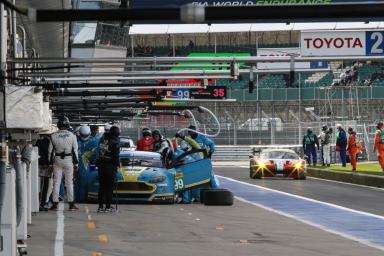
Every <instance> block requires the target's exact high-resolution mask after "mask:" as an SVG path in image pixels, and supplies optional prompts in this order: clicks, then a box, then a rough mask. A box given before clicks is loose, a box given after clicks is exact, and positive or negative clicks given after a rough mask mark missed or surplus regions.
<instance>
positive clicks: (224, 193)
mask: <svg viewBox="0 0 384 256" xmlns="http://www.w3.org/2000/svg"><path fill="white" fill-rule="evenodd" d="M203 200H204V201H203V203H204V204H205V205H233V193H232V192H231V191H229V190H227V189H217V188H216V189H206V190H205V191H204V192H203Z"/></svg>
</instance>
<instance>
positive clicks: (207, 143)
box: [176, 125, 219, 203]
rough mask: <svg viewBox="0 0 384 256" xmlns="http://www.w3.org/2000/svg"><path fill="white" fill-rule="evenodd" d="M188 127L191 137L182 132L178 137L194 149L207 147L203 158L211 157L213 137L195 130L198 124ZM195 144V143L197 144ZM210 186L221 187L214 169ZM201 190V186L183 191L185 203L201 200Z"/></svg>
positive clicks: (213, 147)
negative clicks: (182, 134) (183, 134)
mask: <svg viewBox="0 0 384 256" xmlns="http://www.w3.org/2000/svg"><path fill="white" fill-rule="evenodd" d="M188 129H190V130H189V131H188V135H189V136H190V137H189V138H188V137H184V136H181V135H180V134H176V137H178V138H181V139H183V140H185V141H187V142H188V143H190V144H191V146H192V148H193V149H205V151H204V152H203V153H204V154H203V156H202V157H201V159H203V158H211V157H212V154H213V152H215V143H214V142H213V141H212V140H211V139H209V138H208V137H207V136H205V135H202V134H199V133H197V132H194V131H196V126H193V125H191V126H189V127H188ZM193 144H195V146H194V145H193ZM195 155H196V154H195ZM196 160H199V159H196ZM209 187H210V188H218V187H219V182H218V180H217V179H216V177H215V175H214V173H213V171H211V182H210V184H209ZM200 190H201V188H195V189H191V190H188V191H185V192H184V193H183V203H190V202H192V201H194V200H196V201H200Z"/></svg>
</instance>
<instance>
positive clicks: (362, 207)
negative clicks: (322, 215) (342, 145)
mask: <svg viewBox="0 0 384 256" xmlns="http://www.w3.org/2000/svg"><path fill="white" fill-rule="evenodd" d="M214 171H215V174H218V175H221V176H225V177H229V178H232V179H235V180H239V181H243V182H247V183H251V184H255V185H259V186H262V187H266V188H270V189H275V190H279V191H283V192H286V193H290V194H294V195H299V196H304V197H308V198H311V199H315V200H319V201H323V202H327V203H332V204H336V205H340V206H343V207H347V208H351V209H354V210H359V211H364V212H368V213H373V214H377V215H381V216H384V204H383V202H384V199H383V198H384V190H383V189H376V188H368V187H361V186H355V185H351V184H344V183H336V182H330V181H325V180H319V179H311V178H308V179H307V180H287V179H279V178H269V179H261V180H257V179H250V178H249V168H248V167H234V166H232V167H225V166H221V167H215V168H214Z"/></svg>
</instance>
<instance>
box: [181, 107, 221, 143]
mask: <svg viewBox="0 0 384 256" xmlns="http://www.w3.org/2000/svg"><path fill="white" fill-rule="evenodd" d="M184 111H187V112H188V113H189V114H190V115H191V117H192V119H193V122H194V125H195V126H196V128H198V126H197V122H196V119H195V116H194V115H193V113H192V112H191V111H190V110H184ZM199 111H200V112H207V113H209V114H210V115H211V116H212V117H213V119H214V120H215V122H216V124H217V132H216V133H215V134H207V133H203V132H199V131H197V130H192V129H189V128H183V129H180V130H179V131H178V132H177V133H182V132H184V131H190V132H194V133H197V134H201V135H204V136H207V137H212V138H213V137H217V136H218V135H219V134H220V130H221V127H220V122H219V119H217V117H216V115H215V114H214V113H213V112H212V111H211V110H209V109H207V108H205V107H201V106H200V107H199Z"/></svg>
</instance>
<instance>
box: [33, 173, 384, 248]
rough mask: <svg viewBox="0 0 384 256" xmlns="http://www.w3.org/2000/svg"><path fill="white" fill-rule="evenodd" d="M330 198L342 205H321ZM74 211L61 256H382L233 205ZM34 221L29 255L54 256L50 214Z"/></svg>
mask: <svg viewBox="0 0 384 256" xmlns="http://www.w3.org/2000/svg"><path fill="white" fill-rule="evenodd" d="M215 172H216V174H218V175H221V176H226V177H230V178H233V179H236V180H241V181H244V182H247V183H254V184H257V185H260V186H263V187H270V188H274V189H276V190H281V191H286V192H290V193H292V194H297V195H302V196H306V197H310V198H313V199H317V200H322V201H326V202H330V203H336V202H339V203H340V205H342V206H346V207H350V208H352V209H356V208H359V209H358V210H366V211H367V212H372V213H376V214H380V215H383V211H382V206H379V205H376V206H375V207H374V205H375V204H374V201H375V200H379V201H376V203H377V202H382V196H383V194H384V192H383V191H380V190H374V189H369V188H361V187H356V186H351V185H346V184H337V183H329V182H326V181H320V180H311V179H309V180H306V181H290V180H250V179H249V178H248V177H247V176H248V169H246V168H240V167H219V168H215ZM246 188H247V185H244V189H246ZM327 191H328V192H327ZM252 193H253V192H252V191H251V196H252ZM327 193H328V194H329V193H332V194H333V196H330V195H327ZM337 193H340V194H341V195H345V196H346V195H349V197H348V199H347V200H345V201H344V200H343V199H342V198H339V199H338V200H337V201H327V199H329V200H331V199H332V198H333V197H337V196H335V194H337ZM254 196H256V194H255V195H254ZM353 197H355V198H356V200H355V202H354V201H353V200H352V199H353ZM368 198H370V199H371V200H368ZM380 199H381V200H380ZM367 201H370V202H367ZM343 202H345V203H344V204H342V203H343ZM281 204H284V202H281ZM377 204H379V203H377ZM352 206H355V207H352ZM66 208H67V206H66ZM80 208H81V210H80V211H79V212H68V211H64V254H63V255H93V256H100V255H101V256H104V255H164V256H165V255H167V256H168V255H193V256H195V255H209V256H210V255H212V256H213V255H224V256H226V255H228V256H232V255H295V256H301V255H302V256H307V255H311V256H312V255H313V256H317V255H319V256H320V255H327V254H328V255H336V256H338V255H340V256H341V255H352V256H353V255H356V256H357V255H366V256H367V255H374V256H375V255H383V251H381V250H378V249H376V248H373V247H371V246H367V245H364V244H362V243H359V242H357V241H354V240H351V239H348V238H344V237H342V236H340V235H336V234H333V233H330V232H326V231H324V230H321V229H319V228H316V227H313V226H310V225H307V224H305V223H302V222H299V221H297V220H295V219H292V218H288V217H286V216H282V215H281V214H277V213H274V212H271V211H268V210H266V209H263V208H261V207H258V206H255V205H252V204H250V203H245V202H242V201H239V200H236V201H235V204H234V205H233V206H232V207H221V206H216V207H208V206H203V205H201V204H192V205H121V206H120V207H119V209H120V210H119V212H118V213H115V214H112V215H111V214H97V213H96V208H97V206H96V205H81V206H80ZM375 208H376V209H375ZM33 221H34V222H33V225H32V226H31V228H30V229H31V231H30V235H31V239H30V241H29V250H28V252H29V253H28V255H32V256H34V255H36V256H37V255H39V256H48V255H49V256H51V255H53V252H54V245H55V238H56V236H55V234H56V233H57V231H56V221H57V214H56V213H55V212H48V213H46V212H43V213H39V214H38V215H37V216H36V217H35V218H34V220H33Z"/></svg>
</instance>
